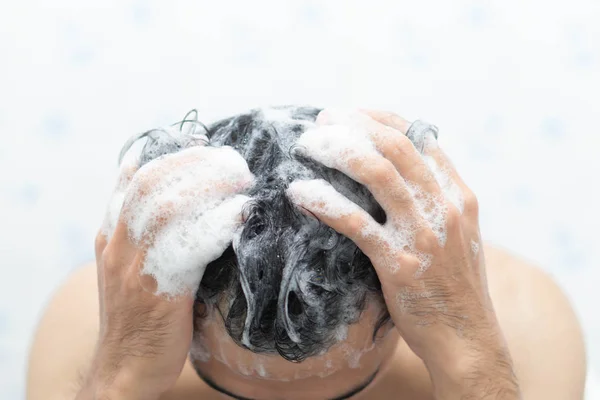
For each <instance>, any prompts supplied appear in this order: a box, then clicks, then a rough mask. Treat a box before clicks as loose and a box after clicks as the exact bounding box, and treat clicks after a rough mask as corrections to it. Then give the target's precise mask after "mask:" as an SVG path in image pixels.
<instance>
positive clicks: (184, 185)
mask: <svg viewBox="0 0 600 400" xmlns="http://www.w3.org/2000/svg"><path fill="white" fill-rule="evenodd" d="M137 165H139V156H137V155H136V156H131V158H127V157H126V158H125V159H124V161H123V162H122V167H121V171H122V172H121V176H120V179H119V182H118V184H117V187H116V189H115V192H114V194H113V196H112V198H111V201H110V205H109V208H108V211H107V215H106V218H105V223H104V226H103V232H104V233H105V235H106V236H107V238H108V239H110V237H111V236H112V233H113V232H114V229H115V226H116V223H117V221H118V220H119V218H120V219H121V220H122V221H123V222H124V223H126V224H127V227H128V233H129V237H130V240H131V241H132V242H133V243H135V244H136V245H138V246H139V247H140V248H143V249H145V259H144V265H143V268H142V273H143V274H148V275H151V276H153V277H154V278H155V280H156V283H157V289H156V294H157V295H158V294H165V295H167V296H178V295H181V294H189V293H194V292H195V291H196V290H197V288H198V285H199V283H200V280H201V279H202V276H203V274H204V270H205V268H206V265H207V264H208V263H210V262H211V261H214V260H215V259H217V258H218V257H219V256H220V255H221V254H222V253H223V251H224V250H225V249H226V248H227V246H229V244H230V243H231V241H232V239H233V237H234V236H235V234H236V232H237V231H238V230H239V229H240V227H241V223H242V220H241V213H242V211H243V208H244V205H245V204H246V203H247V202H248V201H249V200H250V199H249V198H248V197H246V196H244V195H241V194H236V193H238V192H240V191H241V190H243V189H245V188H248V187H249V186H250V185H251V184H252V182H253V179H254V177H253V175H252V174H251V173H250V171H249V169H248V165H247V163H246V161H245V160H244V159H243V158H242V156H241V155H240V154H239V153H238V152H236V151H235V150H233V149H232V148H231V147H227V146H223V147H220V148H212V147H204V146H195V147H191V148H188V149H185V150H182V151H179V152H177V153H173V154H167V155H163V156H160V157H158V158H156V159H154V160H152V161H150V162H148V163H147V164H145V165H144V166H142V167H141V168H140V169H139V170H137Z"/></svg>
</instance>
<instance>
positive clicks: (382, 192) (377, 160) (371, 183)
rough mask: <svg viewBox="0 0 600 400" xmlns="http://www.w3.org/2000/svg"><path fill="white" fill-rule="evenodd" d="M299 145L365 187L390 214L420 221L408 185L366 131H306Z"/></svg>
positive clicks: (333, 128)
mask: <svg viewBox="0 0 600 400" xmlns="http://www.w3.org/2000/svg"><path fill="white" fill-rule="evenodd" d="M297 145H298V147H297V151H298V152H301V153H303V154H305V155H307V156H309V157H311V158H312V159H314V160H316V161H318V162H320V163H322V164H324V165H326V166H327V167H329V168H334V169H337V170H338V171H341V172H343V173H344V174H346V175H348V176H349V177H350V178H352V179H353V180H355V181H357V182H359V183H361V184H363V185H365V186H366V187H367V188H368V189H369V191H370V192H371V193H372V194H373V197H375V199H376V200H377V202H378V203H379V204H380V205H381V206H382V208H383V209H384V211H385V212H386V214H387V215H389V216H395V217H402V218H405V219H409V218H417V219H419V216H418V215H416V214H415V213H414V204H413V201H412V197H411V195H410V192H409V189H408V188H407V185H406V183H405V182H404V180H403V179H402V177H401V176H400V174H399V173H398V171H397V170H396V168H395V167H394V165H393V164H392V163H391V162H390V161H389V160H387V159H386V158H384V157H383V156H382V155H381V154H380V153H379V152H378V151H377V149H376V148H375V146H374V145H373V143H372V142H371V140H370V139H369V138H368V136H367V135H366V134H365V132H362V131H357V130H353V129H352V127H349V126H346V125H327V126H320V127H317V128H315V129H310V130H307V131H306V132H304V134H303V135H302V136H301V137H300V138H299V139H298V141H297Z"/></svg>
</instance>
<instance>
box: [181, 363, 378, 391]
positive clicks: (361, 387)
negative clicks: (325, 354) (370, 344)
mask: <svg viewBox="0 0 600 400" xmlns="http://www.w3.org/2000/svg"><path fill="white" fill-rule="evenodd" d="M192 365H193V366H194V369H195V370H196V374H198V376H199V377H200V379H202V380H203V381H204V383H206V384H207V385H208V386H210V387H211V388H212V389H214V390H216V391H217V392H220V393H222V394H225V395H227V396H230V397H233V398H234V399H236V400H258V399H252V398H250V397H243V396H239V395H236V394H234V393H232V392H230V391H229V390H227V389H225V388H223V387H222V386H219V385H218V384H217V383H216V382H215V381H214V380H213V379H212V378H209V377H208V376H206V375H205V374H204V373H202V372H201V371H200V369H199V368H198V366H197V365H196V363H194V362H192ZM378 373H379V367H377V369H376V370H375V372H374V373H373V374H372V375H371V376H369V377H368V378H367V379H366V380H365V381H364V382H362V383H360V384H358V385H356V386H355V387H353V388H352V389H350V390H349V391H348V392H346V393H344V394H342V395H340V396H336V397H332V398H331V399H328V400H346V399H349V398H350V397H352V396H354V395H356V394H358V393H360V392H362V391H363V390H364V389H366V388H367V387H368V386H369V385H370V384H371V382H373V380H374V379H375V377H376V376H377V374H378Z"/></svg>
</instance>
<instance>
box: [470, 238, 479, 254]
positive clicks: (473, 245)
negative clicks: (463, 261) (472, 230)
mask: <svg viewBox="0 0 600 400" xmlns="http://www.w3.org/2000/svg"><path fill="white" fill-rule="evenodd" d="M471 253H472V254H473V257H475V256H477V254H479V243H478V242H476V241H475V240H473V239H471Z"/></svg>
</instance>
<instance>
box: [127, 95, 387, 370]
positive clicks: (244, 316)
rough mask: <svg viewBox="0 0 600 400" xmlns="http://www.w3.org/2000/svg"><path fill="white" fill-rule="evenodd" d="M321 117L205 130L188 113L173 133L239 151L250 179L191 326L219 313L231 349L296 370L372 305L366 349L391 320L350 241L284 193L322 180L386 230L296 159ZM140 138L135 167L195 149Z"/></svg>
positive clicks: (355, 197)
mask: <svg viewBox="0 0 600 400" xmlns="http://www.w3.org/2000/svg"><path fill="white" fill-rule="evenodd" d="M319 111H320V110H319V109H317V108H313V107H295V106H286V107H274V108H267V109H256V110H252V111H250V112H248V113H244V114H240V115H236V116H234V117H231V118H226V119H223V120H221V121H218V122H216V123H214V124H212V125H210V126H208V127H206V126H204V125H202V124H200V123H199V122H198V121H197V119H196V116H193V117H194V118H189V116H190V115H191V114H188V116H186V118H184V120H183V121H182V122H180V123H179V125H178V126H179V129H181V131H182V132H183V131H184V126H188V127H189V126H191V127H192V130H193V131H194V132H197V133H203V134H204V133H205V134H206V135H207V137H208V139H209V143H208V145H210V146H224V145H227V146H231V147H233V148H234V149H236V150H237V151H238V152H239V153H240V154H241V155H242V156H243V157H244V158H245V159H246V161H247V163H248V167H249V169H250V171H251V172H252V173H253V174H254V175H255V178H256V183H255V185H254V186H253V187H252V188H251V189H250V190H249V192H248V193H246V194H247V195H248V196H250V197H251V198H252V201H251V202H250V203H249V204H248V205H247V208H246V209H245V210H244V215H245V223H244V225H243V228H242V230H241V234H240V236H239V238H238V239H237V240H235V241H234V243H233V244H232V245H230V246H229V247H228V248H227V249H226V250H225V252H224V253H223V254H222V255H221V257H219V258H218V259H217V260H215V261H213V262H211V263H210V264H209V265H208V266H207V267H206V271H205V273H204V276H203V278H202V281H201V282H200V286H199V288H198V291H197V295H196V304H195V311H196V317H197V318H196V319H200V318H201V315H199V314H200V313H202V312H201V311H200V310H204V312H205V311H206V310H207V309H214V310H217V311H218V312H219V314H220V315H221V316H222V318H223V320H224V325H225V328H226V330H227V332H228V334H229V335H230V336H231V338H232V339H233V340H234V341H235V342H236V343H237V344H238V345H240V346H242V347H244V348H247V349H249V350H251V351H253V352H257V353H271V354H276V353H278V354H280V355H281V356H282V357H283V358H285V359H287V360H290V361H295V362H299V361H302V360H304V359H305V358H307V357H310V356H314V355H318V354H321V353H323V352H325V351H326V350H327V349H328V348H329V347H330V346H331V345H333V344H334V343H335V342H336V341H337V340H339V337H340V332H343V329H344V328H345V327H346V326H347V325H349V324H352V323H355V322H357V321H358V320H359V318H360V315H361V313H362V311H363V310H364V309H365V307H366V303H367V301H369V300H375V301H378V302H380V304H381V315H380V316H379V320H378V322H377V324H376V325H375V326H374V332H373V340H375V338H376V334H377V331H378V329H379V328H380V327H381V326H382V325H384V324H386V323H387V322H389V321H390V316H389V313H388V312H387V309H386V307H385V306H384V303H383V297H382V292H381V284H380V282H379V279H378V278H377V275H376V273H375V270H374V268H373V265H372V264H371V262H370V260H369V258H368V257H367V256H365V254H364V253H363V252H362V251H360V249H358V247H357V246H356V245H355V244H354V242H352V241H351V240H350V239H348V238H347V237H345V236H343V235H341V234H339V233H337V232H336V231H335V230H333V229H332V228H330V227H328V226H327V225H325V224H323V223H322V222H320V221H319V220H317V219H316V218H315V217H313V216H311V215H307V214H306V213H302V212H301V211H300V210H299V209H298V208H297V207H296V206H294V205H293V204H292V203H291V202H290V200H289V199H288V198H287V196H286V194H285V190H286V188H287V187H288V185H289V184H290V183H291V182H292V181H294V180H296V179H317V178H320V179H324V180H326V181H328V182H330V183H331V185H332V186H333V187H334V188H335V189H336V190H338V191H339V192H340V193H342V194H343V195H345V196H346V197H348V198H349V199H350V200H352V201H353V202H355V203H356V204H358V205H359V206H361V207H362V208H363V209H365V210H366V211H367V212H369V213H370V214H371V215H372V216H373V217H374V219H375V220H377V221H378V222H382V223H383V222H384V221H385V213H384V212H383V210H382V208H381V207H380V206H379V204H377V202H376V201H375V200H374V198H373V197H372V195H371V194H370V193H369V191H368V190H367V189H366V188H365V187H364V186H362V185H361V184H359V183H357V182H355V181H353V180H351V179H350V178H348V177H347V176H346V175H344V174H342V173H340V172H339V171H336V170H334V169H330V168H327V167H325V166H323V165H322V164H319V163H317V162H314V161H313V160H311V159H309V158H306V157H304V156H302V155H300V154H298V153H297V152H295V151H294V149H295V142H296V140H297V139H298V137H299V136H300V135H301V134H302V132H304V131H305V130H306V129H307V128H310V127H312V126H314V121H315V119H316V116H317V114H318V113H319ZM185 130H186V131H187V132H189V131H190V129H189V128H188V129H185ZM140 137H147V138H148V140H147V142H146V145H145V146H144V148H143V150H142V157H141V163H142V164H144V163H146V162H148V161H150V160H151V159H153V158H156V157H158V156H161V155H163V154H166V153H172V152H176V151H179V150H181V149H183V148H185V147H189V146H192V145H196V144H197V143H198V142H197V136H196V135H194V134H184V135H178V136H174V135H170V134H169V133H168V131H161V130H153V131H149V132H145V133H144V134H141V135H139V136H138V137H137V139H139V138H140ZM195 329H200V327H199V326H198V325H196V326H195Z"/></svg>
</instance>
